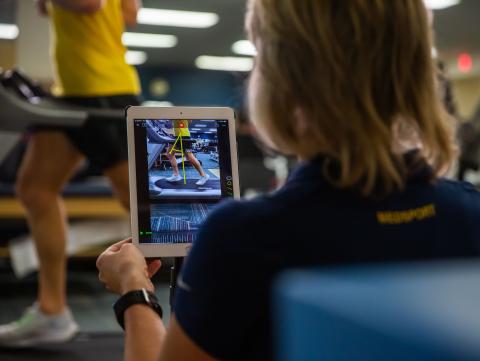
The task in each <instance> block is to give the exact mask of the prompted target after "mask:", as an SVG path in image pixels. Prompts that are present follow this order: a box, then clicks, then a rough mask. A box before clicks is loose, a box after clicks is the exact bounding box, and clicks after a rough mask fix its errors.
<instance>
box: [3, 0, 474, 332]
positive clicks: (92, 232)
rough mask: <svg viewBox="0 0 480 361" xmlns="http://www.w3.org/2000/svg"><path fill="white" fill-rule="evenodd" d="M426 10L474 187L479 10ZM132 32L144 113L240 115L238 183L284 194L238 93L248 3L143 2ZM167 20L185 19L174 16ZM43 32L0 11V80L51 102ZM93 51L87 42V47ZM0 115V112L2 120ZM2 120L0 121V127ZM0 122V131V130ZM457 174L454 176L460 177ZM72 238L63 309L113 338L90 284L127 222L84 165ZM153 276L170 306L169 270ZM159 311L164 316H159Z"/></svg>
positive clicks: (6, 169) (280, 175)
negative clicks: (201, 110) (4, 75)
mask: <svg viewBox="0 0 480 361" xmlns="http://www.w3.org/2000/svg"><path fill="white" fill-rule="evenodd" d="M427 3H429V6H430V7H432V8H433V9H434V14H435V20H434V28H435V36H436V48H435V49H432V56H434V57H436V58H437V59H438V62H439V64H442V67H443V69H444V77H445V78H446V79H448V82H449V84H450V88H449V90H448V91H446V92H445V94H444V96H445V98H446V99H447V102H448V103H449V105H450V106H451V107H452V113H453V114H454V115H455V116H456V118H457V119H458V121H459V122H460V124H461V127H460V128H461V129H462V130H461V132H459V137H460V138H461V143H462V150H463V154H462V161H461V162H459V164H460V168H461V172H460V173H461V174H460V176H462V177H465V178H466V179H468V180H470V181H472V182H474V183H477V184H478V183H480V177H479V176H478V173H477V170H478V164H479V163H478V162H479V160H480V136H479V134H480V107H479V104H480V31H479V24H480V19H479V15H480V1H478V0H462V1H460V0H442V1H438V0H437V1H435V0H429V1H427ZM143 6H144V8H143V9H142V10H141V12H140V13H139V18H138V22H139V24H138V25H137V26H136V27H135V28H133V29H127V31H126V33H125V34H124V37H123V41H124V43H125V45H127V46H128V49H129V51H128V53H127V54H126V56H127V60H128V62H129V63H130V64H133V65H135V66H136V67H137V69H138V72H139V75H140V79H141V83H142V88H143V94H142V95H143V99H144V101H145V105H155V106H169V105H192V106H195V105H196V106H229V107H233V108H235V109H236V112H237V115H238V118H239V119H238V143H239V166H240V183H241V188H242V194H243V195H244V196H246V197H250V196H252V195H255V194H259V193H265V192H269V191H272V190H274V189H275V188H276V187H278V186H279V185H281V184H282V182H283V181H284V180H285V178H286V177H287V175H288V172H289V170H290V169H291V168H292V167H293V166H294V160H292V159H288V158H286V157H283V156H280V155H278V154H273V153H271V152H269V151H267V150H265V149H263V148H262V146H259V145H258V141H257V140H256V139H255V138H254V136H252V132H251V128H250V127H249V125H248V119H247V115H246V114H247V113H246V111H245V99H244V96H243V95H244V88H245V85H246V79H247V77H248V72H249V70H250V69H251V67H252V64H253V57H254V54H255V52H254V49H253V47H252V45H251V44H250V43H249V42H248V41H246V39H245V34H244V29H243V20H244V12H245V0H202V1H198V0H143ZM171 10H181V11H188V12H190V13H187V14H186V13H180V14H178V13H175V12H170V11H171ZM49 38H50V35H49V26H48V20H47V19H45V18H41V17H39V16H38V15H37V13H36V10H35V7H34V6H33V4H32V1H26V0H25V1H24V0H22V1H16V0H0V68H3V69H13V68H16V69H21V71H23V72H24V73H25V74H27V75H28V76H29V77H31V78H32V79H34V80H35V81H36V82H38V84H39V85H40V86H41V87H42V88H44V89H46V90H49V89H50V86H51V84H52V69H51V65H50V60H49V46H50V45H49ZM92 41H95V39H92ZM0 112H1V109H0ZM0 119H1V117H0ZM0 121H1V120H0ZM24 143H25V139H22V140H20V141H19V143H18V144H17V146H16V147H15V148H14V149H13V151H12V152H11V153H10V154H9V156H8V157H7V158H6V159H4V160H2V161H1V164H0V309H1V310H8V312H5V311H2V312H0V323H4V322H6V321H10V320H11V319H12V317H13V316H12V314H13V313H15V314H17V313H20V312H21V310H22V309H23V308H24V307H25V306H27V305H28V304H29V302H30V301H31V299H32V297H33V296H34V294H35V288H36V283H35V274H34V272H35V268H36V264H35V257H34V249H33V247H32V242H31V239H30V237H29V235H28V233H27V232H28V231H27V227H26V223H25V220H24V216H23V210H22V208H21V206H20V204H19V203H18V202H17V201H16V200H15V198H14V194H13V183H14V179H15V174H16V170H17V167H18V165H19V162H20V160H21V157H22V152H23V149H24ZM458 173H459V172H458V171H457V172H454V173H453V174H454V176H458V175H459V174H458ZM65 195H66V203H67V209H68V216H69V219H70V221H71V222H70V234H69V237H70V239H69V242H70V245H69V251H68V252H69V254H70V256H71V257H70V261H69V298H70V304H71V306H72V308H73V312H74V313H76V314H77V319H78V320H79V322H80V326H81V327H82V329H83V330H84V331H119V328H118V326H116V324H115V322H114V318H113V313H112V312H111V311H110V306H111V303H112V301H113V299H114V297H113V296H111V295H108V294H107V293H105V292H104V291H103V289H102V286H101V285H100V284H99V283H98V281H97V279H96V271H95V267H94V260H95V258H96V256H97V255H98V254H99V252H100V251H101V250H103V249H104V248H105V245H107V244H109V243H111V242H113V241H115V240H118V239H121V238H123V237H126V236H128V234H129V220H128V215H127V214H126V213H125V212H124V211H123V210H122V209H121V207H120V205H119V204H117V202H116V201H115V200H113V198H112V195H111V191H110V189H109V187H108V185H107V183H106V181H105V180H104V179H102V177H100V176H99V173H98V171H97V170H96V169H93V168H92V167H90V166H89V164H85V165H84V167H83V168H82V170H81V171H80V172H79V174H78V175H77V176H76V177H75V179H74V180H73V181H72V183H71V184H70V185H69V186H68V187H67V188H66V189H65ZM165 264H166V266H165V267H164V269H163V272H161V273H160V275H159V276H158V279H157V282H158V283H159V284H160V285H161V286H160V288H159V291H158V292H159V293H160V296H161V298H162V302H163V303H165V304H167V303H168V264H169V262H168V260H165ZM167 307H168V306H167Z"/></svg>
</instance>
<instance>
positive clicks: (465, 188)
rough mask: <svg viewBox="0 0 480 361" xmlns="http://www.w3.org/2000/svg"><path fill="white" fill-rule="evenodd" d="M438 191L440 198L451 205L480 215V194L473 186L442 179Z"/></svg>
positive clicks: (438, 183)
mask: <svg viewBox="0 0 480 361" xmlns="http://www.w3.org/2000/svg"><path fill="white" fill-rule="evenodd" d="M436 189H437V191H438V197H439V198H440V199H442V200H443V201H445V202H448V203H449V204H450V205H452V206H456V207H461V208H464V209H467V210H472V211H476V212H479V213H480V192H479V190H478V189H477V188H476V187H475V186H474V185H473V184H471V183H469V182H463V181H455V180H450V179H444V178H442V179H440V180H438V182H437V187H436Z"/></svg>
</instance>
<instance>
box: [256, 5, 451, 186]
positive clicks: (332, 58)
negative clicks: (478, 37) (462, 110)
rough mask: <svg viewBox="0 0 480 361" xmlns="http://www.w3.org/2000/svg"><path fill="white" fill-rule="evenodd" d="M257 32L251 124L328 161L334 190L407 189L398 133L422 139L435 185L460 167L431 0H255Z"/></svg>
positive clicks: (281, 145)
mask: <svg viewBox="0 0 480 361" xmlns="http://www.w3.org/2000/svg"><path fill="white" fill-rule="evenodd" d="M247 31H248V33H249V35H250V38H251V40H252V41H253V42H254V43H255V45H256V47H257V51H258V55H257V58H256V65H255V69H254V71H253V73H252V76H251V80H250V81H251V82H250V84H251V85H250V89H249V102H250V114H251V118H252V120H253V122H254V124H255V125H256V127H257V129H258V131H259V133H260V134H261V135H262V137H263V138H264V139H266V140H267V142H268V143H270V144H271V145H273V146H274V147H275V148H277V149H278V150H281V151H282V152H284V153H288V154H295V155H298V156H300V157H302V158H306V159H311V158H313V157H315V156H316V155H318V154H319V153H323V154H326V155H328V156H329V159H332V160H333V161H334V163H335V164H337V165H338V169H337V172H329V171H328V169H327V168H328V167H327V168H326V169H325V172H326V173H327V176H328V179H329V180H330V181H331V182H332V183H333V185H334V186H336V187H339V188H355V189H357V190H359V191H360V192H361V193H362V194H363V195H365V196H368V195H372V193H374V192H377V191H378V190H379V189H380V190H381V192H383V193H385V194H389V193H390V192H392V191H394V190H401V189H403V188H404V186H405V182H406V178H407V172H408V170H407V169H406V165H405V162H404V160H403V159H404V158H403V156H402V155H401V154H398V153H395V152H394V151H393V149H394V144H395V143H396V141H397V138H398V137H399V136H400V135H401V133H402V131H395V129H397V130H398V129H400V130H402V129H407V130H408V131H407V132H406V133H408V134H413V136H414V137H416V139H417V140H418V142H419V143H420V144H421V150H420V152H419V154H420V155H421V157H422V159H425V160H426V161H428V162H429V164H430V165H431V166H432V168H433V170H434V175H433V176H432V179H435V178H436V177H437V176H438V175H440V174H441V173H442V172H443V171H445V170H446V169H447V168H448V167H449V166H450V163H451V162H452V160H453V158H454V156H455V144H454V140H453V139H454V137H453V129H452V126H451V125H450V124H449V122H448V119H447V115H446V112H445V110H444V107H443V106H442V104H441V102H440V97H439V96H438V94H437V91H436V83H435V69H436V67H435V64H434V61H433V59H432V57H431V49H432V41H431V38H432V37H431V30H430V26H429V24H428V19H427V12H426V9H425V6H424V4H423V1H422V0H388V1H384V0H341V1H339V0H250V2H249V8H248V14H247ZM404 133H405V132H404Z"/></svg>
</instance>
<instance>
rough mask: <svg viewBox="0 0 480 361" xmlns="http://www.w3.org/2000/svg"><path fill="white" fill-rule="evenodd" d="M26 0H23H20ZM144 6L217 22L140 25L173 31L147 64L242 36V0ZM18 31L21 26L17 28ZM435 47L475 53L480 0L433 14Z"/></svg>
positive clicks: (5, 0)
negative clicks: (172, 43)
mask: <svg viewBox="0 0 480 361" xmlns="http://www.w3.org/2000/svg"><path fill="white" fill-rule="evenodd" d="M16 1H19V0H0V22H14V21H15V15H14V9H15V3H16ZM21 1H26V0H21ZM143 3H144V6H145V7H150V8H166V9H181V10H197V11H210V12H216V13H217V14H219V16H220V21H219V23H218V24H217V25H215V26H214V27H212V28H209V29H183V28H174V27H158V26H147V25H140V26H138V27H137V28H136V29H135V31H140V32H152V33H153V32H156V33H164V34H173V35H176V36H177V37H178V40H179V43H178V45H177V46H176V47H175V48H172V49H142V50H145V51H147V53H148V58H149V60H148V62H147V65H156V66H161V65H164V66H165V65H167V66H192V65H193V63H194V59H195V58H196V57H197V56H199V55H202V54H205V55H232V52H231V45H232V44H233V42H235V41H237V40H240V39H242V38H244V30H243V17H244V12H245V0H143ZM20 30H21V29H20ZM435 30H436V36H437V45H438V46H437V47H438V49H439V52H440V54H441V55H443V56H444V57H446V58H449V59H451V61H453V60H454V58H455V55H456V54H458V53H460V52H464V51H467V52H471V53H473V54H479V56H478V61H479V62H480V0H462V3H461V4H460V5H458V6H454V7H451V8H448V9H445V10H440V11H437V12H436V13H435Z"/></svg>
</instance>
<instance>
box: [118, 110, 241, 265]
mask: <svg viewBox="0 0 480 361" xmlns="http://www.w3.org/2000/svg"><path fill="white" fill-rule="evenodd" d="M127 131H128V152H129V171H130V204H131V217H132V238H133V243H134V244H135V245H137V246H138V247H139V248H140V250H141V251H142V252H143V253H144V255H145V256H146V257H181V256H185V255H186V253H187V251H188V249H189V248H190V247H191V244H192V242H193V241H194V240H195V237H196V233H197V230H198V228H199V226H200V225H201V224H202V223H203V221H204V220H205V218H206V217H207V215H208V213H209V211H210V210H211V209H212V208H213V207H214V206H215V205H216V204H217V203H218V202H219V201H221V200H222V199H224V198H229V197H238V196H239V184H238V165H237V149H236V141H235V124H234V113H233V111H232V110H231V109H229V108H179V107H168V108H154V107H130V108H128V110H127Z"/></svg>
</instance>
